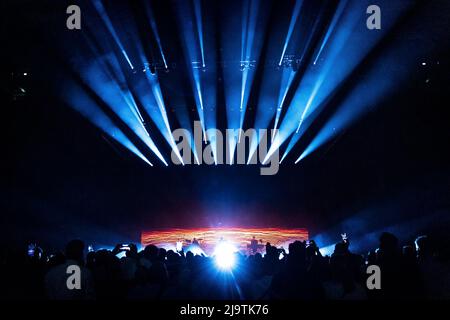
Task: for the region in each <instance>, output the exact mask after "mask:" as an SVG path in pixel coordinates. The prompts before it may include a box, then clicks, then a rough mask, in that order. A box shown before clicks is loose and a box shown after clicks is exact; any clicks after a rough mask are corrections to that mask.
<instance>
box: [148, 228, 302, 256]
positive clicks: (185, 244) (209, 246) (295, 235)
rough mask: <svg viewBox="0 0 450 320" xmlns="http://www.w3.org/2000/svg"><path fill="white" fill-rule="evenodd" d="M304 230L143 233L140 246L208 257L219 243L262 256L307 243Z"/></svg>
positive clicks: (198, 229) (193, 230) (155, 231)
mask: <svg viewBox="0 0 450 320" xmlns="http://www.w3.org/2000/svg"><path fill="white" fill-rule="evenodd" d="M307 239H308V230H307V229H305V228H292V229H284V228H196V229H178V228H177V229H163V230H151V231H143V232H142V234H141V244H142V246H147V245H149V244H153V245H156V246H158V247H161V248H165V249H167V250H174V251H175V250H181V248H183V250H185V251H187V250H190V251H193V252H194V253H199V254H200V253H204V254H206V255H210V254H212V253H213V251H214V248H215V247H216V245H217V244H218V243H219V242H227V243H230V244H232V245H233V246H234V247H235V248H236V249H237V250H238V251H240V252H243V253H245V254H252V253H257V252H259V253H264V252H265V245H266V243H267V242H269V243H270V244H271V245H273V246H276V247H279V248H281V247H282V248H284V249H285V250H287V249H288V245H289V243H291V242H293V241H295V240H300V241H303V240H307Z"/></svg>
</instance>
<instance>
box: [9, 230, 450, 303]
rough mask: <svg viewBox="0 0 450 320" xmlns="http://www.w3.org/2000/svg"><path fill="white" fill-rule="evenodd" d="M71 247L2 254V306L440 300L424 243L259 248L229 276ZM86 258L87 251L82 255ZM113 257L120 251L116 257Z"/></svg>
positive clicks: (181, 261) (198, 260) (75, 243)
mask: <svg viewBox="0 0 450 320" xmlns="http://www.w3.org/2000/svg"><path fill="white" fill-rule="evenodd" d="M86 249H87V248H85V244H84V243H83V241H81V240H72V241H70V242H69V243H68V244H67V245H66V247H65V250H64V252H55V253H53V254H49V253H47V252H45V251H44V250H42V249H41V248H39V247H37V246H30V247H29V250H28V254H27V253H26V252H20V253H15V252H12V251H3V252H2V257H1V268H2V274H3V275H6V276H5V280H4V283H3V289H2V290H1V291H2V298H3V299H56V300H61V299H62V300H72V299H81V300H119V299H120V300H122V299H130V300H132V299H167V300H171V299H253V300H259V299H263V300H264V299H302V300H324V299H330V300H370V299H374V300H377V299H448V298H450V267H449V263H448V259H447V258H448V257H446V256H445V255H444V254H443V253H442V252H440V251H439V250H437V249H436V248H435V247H434V245H433V243H432V242H431V241H430V239H429V238H428V237H427V236H420V237H418V238H417V239H416V241H415V243H411V244H410V245H405V246H403V247H400V246H399V241H398V239H397V237H396V236H394V235H393V234H391V233H387V232H385V233H382V234H381V235H380V237H379V246H378V248H377V249H375V250H371V251H369V252H368V253H367V254H366V255H361V254H356V253H353V252H352V251H351V250H350V249H351V246H350V242H349V240H348V239H347V238H346V237H345V236H344V237H343V239H342V241H340V242H338V243H336V244H335V247H334V252H333V253H332V254H331V255H330V256H328V255H322V254H321V252H320V250H319V247H318V246H317V245H316V243H315V242H314V241H313V240H311V241H295V242H293V243H291V244H289V248H288V250H287V252H286V251H284V249H280V248H276V247H274V246H272V245H270V244H269V243H267V244H266V247H265V254H264V255H262V254H261V253H255V254H251V255H244V254H241V253H235V265H234V267H233V268H232V269H231V270H220V269H219V268H217V266H216V265H215V264H214V257H208V256H205V255H203V254H202V255H194V254H193V253H192V252H191V251H187V252H184V251H180V252H175V251H172V250H165V249H163V248H158V247H156V246H154V245H148V246H147V247H145V248H144V249H143V250H141V251H138V249H137V247H136V245H133V244H130V245H129V246H127V247H126V248H124V247H123V246H122V245H117V246H116V247H115V248H114V249H113V250H105V249H101V250H97V251H93V250H91V248H89V249H90V250H89V251H88V250H86ZM86 251H88V252H86ZM120 252H125V255H124V256H123V257H121V258H119V257H118V254H119V253H120ZM71 265H76V266H78V267H79V270H80V275H81V279H80V288H79V289H76V290H73V289H72V290H70V289H69V288H68V286H67V278H68V273H67V268H68V266H71ZM369 265H377V266H378V267H379V268H380V271H381V289H379V290H369V289H368V287H367V285H366V283H367V278H368V276H369V274H368V273H367V267H368V266H369Z"/></svg>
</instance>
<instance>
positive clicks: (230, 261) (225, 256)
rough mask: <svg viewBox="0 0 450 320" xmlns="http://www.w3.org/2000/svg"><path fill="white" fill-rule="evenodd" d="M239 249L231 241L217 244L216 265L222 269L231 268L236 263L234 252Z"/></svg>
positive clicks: (215, 252)
mask: <svg viewBox="0 0 450 320" xmlns="http://www.w3.org/2000/svg"><path fill="white" fill-rule="evenodd" d="M236 251H237V249H236V248H235V247H234V246H233V245H232V244H230V243H227V242H221V243H219V244H218V245H217V247H216V249H215V250H214V260H215V263H216V266H217V267H218V268H219V269H222V270H229V269H232V268H233V267H234V264H235V262H236V261H235V260H236V258H235V256H234V253H235V252H236Z"/></svg>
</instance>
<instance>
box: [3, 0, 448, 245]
mask: <svg viewBox="0 0 450 320" xmlns="http://www.w3.org/2000/svg"><path fill="white" fill-rule="evenodd" d="M38 2H39V1H6V2H2V3H3V4H2V6H3V8H2V10H1V15H2V19H1V20H2V45H1V47H2V49H1V55H2V57H1V61H2V64H3V68H2V69H3V71H2V79H3V83H4V84H3V85H2V91H1V94H2V97H1V99H2V103H1V114H2V115H1V121H2V128H3V130H5V133H4V134H2V136H3V139H1V140H2V148H1V155H0V157H1V158H2V169H3V170H2V171H3V173H2V179H1V180H2V181H1V189H0V192H1V231H0V234H1V236H2V238H4V240H5V241H9V242H11V243H15V244H18V245H22V244H23V243H25V242H27V241H38V242H39V243H43V244H46V245H51V246H54V247H59V246H61V245H62V244H63V243H65V241H66V240H68V239H71V238H74V237H81V238H83V239H86V240H87V241H89V242H93V243H98V244H111V245H112V244H113V243H115V242H126V241H139V236H140V232H141V230H146V229H151V228H165V227H203V226H248V227H251V226H261V227H276V226H280V227H281V226H283V227H306V228H308V229H310V231H311V232H312V234H313V235H317V234H320V235H322V236H324V237H330V239H331V240H332V239H333V237H335V240H337V239H338V237H339V232H347V233H348V234H349V235H350V237H351V236H352V234H355V235H359V236H362V234H364V233H367V232H378V231H380V230H383V229H385V228H394V229H393V230H394V231H396V230H397V231H398V232H400V234H399V236H400V237H401V238H402V240H410V239H412V236H413V235H414V234H417V233H418V232H426V231H431V230H433V231H435V232H436V234H437V235H442V236H444V235H445V234H446V233H447V232H448V230H449V229H448V227H449V216H450V215H449V205H450V156H449V152H448V148H449V141H450V140H449V138H450V134H449V133H450V129H449V117H448V108H449V97H450V81H449V80H450V76H449V70H450V69H449V56H450V55H449V53H450V51H449V50H448V49H449V48H448V41H447V42H446V43H443V44H442V47H441V48H439V50H437V51H436V54H435V55H433V56H430V57H424V61H427V62H428V66H427V67H426V68H423V67H422V66H421V64H420V61H418V63H417V70H413V71H414V72H413V76H412V77H411V78H410V81H409V82H408V83H404V84H399V88H398V90H397V91H396V93H395V94H394V95H393V96H391V97H389V98H388V99H384V101H383V103H382V104H380V105H379V106H378V108H376V109H374V110H373V111H371V112H370V113H369V114H368V115H366V116H365V117H364V118H361V119H360V120H359V121H358V122H357V123H356V124H355V125H353V126H351V127H348V128H347V129H346V130H345V131H344V132H343V133H342V134H341V135H339V136H338V137H337V138H336V139H334V140H333V141H331V142H330V143H329V144H327V145H325V146H324V147H323V148H321V149H319V150H318V152H315V153H313V154H312V155H311V156H309V157H307V158H306V159H305V160H304V161H302V162H300V163H299V164H298V165H294V164H293V162H294V160H295V159H296V157H297V156H298V155H299V154H300V152H301V150H299V149H294V150H293V151H292V152H291V154H290V156H289V157H288V158H287V159H286V161H284V162H283V163H282V164H281V165H280V170H279V172H278V174H277V175H274V176H260V175H259V165H258V166H243V165H233V166H225V165H222V166H217V167H216V166H205V165H203V166H200V167H197V166H193V165H192V166H185V167H180V166H175V165H172V164H170V165H169V167H163V166H162V165H160V164H159V163H157V161H156V160H155V159H153V163H154V164H155V166H154V167H149V166H148V165H146V164H145V163H144V162H142V161H141V160H140V159H138V158H137V157H135V156H134V155H133V154H131V153H129V152H128V151H127V150H125V149H124V148H123V147H121V146H120V145H119V144H117V143H114V142H112V141H111V140H110V139H109V138H107V137H106V136H105V135H104V134H103V133H102V132H101V131H100V130H98V129H97V128H95V127H94V126H92V125H91V124H90V123H89V122H88V121H86V119H84V118H83V117H82V116H80V115H79V114H78V113H76V112H75V111H73V110H72V109H70V108H69V107H68V106H66V105H65V104H64V103H63V102H61V101H59V100H58V99H56V98H55V95H54V94H53V93H52V91H51V90H49V88H50V87H51V83H53V82H54V81H55V79H58V77H59V76H60V74H57V73H58V72H64V70H65V69H64V68H65V67H64V66H63V65H64V57H61V56H59V55H58V50H56V49H55V48H56V47H58V45H59V44H58V43H56V42H54V41H55V39H58V41H75V40H73V39H67V38H65V39H66V40H64V37H61V35H59V34H58V32H57V31H54V26H55V25H56V24H58V23H61V24H62V25H65V18H66V15H65V7H66V4H65V3H64V2H63V1H61V2H58V3H56V2H51V1H42V2H39V3H38ZM430 3H432V4H431V5H434V6H435V8H436V10H439V8H440V6H443V7H442V10H443V9H444V7H445V1H441V2H439V1H437V2H432V1H430ZM166 9H167V8H165V7H164V6H162V7H161V8H159V9H158V10H161V11H164V10H166ZM445 9H447V7H445ZM443 11H444V12H445V10H443ZM446 12H448V10H447V11H446ZM276 14H279V15H282V14H283V12H282V9H280V10H278V11H275V13H274V15H276ZM442 16H445V14H442ZM435 18H436V17H430V23H431V24H432V23H433V21H432V20H433V19H435ZM447 18H448V16H447ZM273 19H276V18H273ZM447 20H448V19H447ZM162 21H163V22H161V23H167V24H170V22H168V21H166V20H162ZM164 21H165V22H164ZM447 32H448V31H447ZM424 34H426V30H425V31H424ZM447 35H448V33H447ZM402 36H405V35H402V34H397V35H395V36H394V38H393V39H391V41H395V37H402ZM167 37H170V35H169V36H167ZM415 38H416V39H417V40H415V41H425V40H426V39H423V38H422V36H421V35H420V34H418V35H415ZM174 41H175V40H174ZM175 42H176V41H175ZM381 49H382V48H380V50H381ZM174 51H176V50H174ZM169 55H170V54H169ZM169 58H173V59H179V57H176V56H172V57H169ZM437 61H439V65H438V64H437V63H436V62H437ZM399 63H401V62H399ZM55 65H58V66H59V65H61V69H57V68H56V67H55ZM57 70H60V71H57ZM61 70H63V71H61ZM11 72H27V73H28V76H27V77H23V78H20V79H12V78H11ZM179 72H181V71H179ZM362 72H363V71H362ZM361 77H362V75H361ZM426 79H429V81H428V82H426ZM19 86H21V87H24V88H25V89H26V94H25V95H24V96H18V95H17V88H18V87H19ZM164 90H168V89H167V87H164V88H163V91H164ZM180 91H182V90H181V89H180ZM183 92H184V91H183ZM187 99H193V98H192V97H189V96H188V97H187ZM218 108H220V103H219V105H218ZM219 113H220V111H219ZM251 115H252V113H251V112H250V113H249V115H248V117H251ZM219 122H220V120H219ZM162 144H163V143H159V145H162ZM165 155H166V158H168V156H167V155H168V153H167V152H166V153H165ZM349 228H350V229H349ZM328 233H329V234H328ZM325 242H326V241H325ZM325 242H324V244H328V243H325Z"/></svg>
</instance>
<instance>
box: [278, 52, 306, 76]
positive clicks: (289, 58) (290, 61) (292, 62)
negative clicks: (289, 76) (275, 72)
mask: <svg viewBox="0 0 450 320" xmlns="http://www.w3.org/2000/svg"><path fill="white" fill-rule="evenodd" d="M300 63H301V59H300V58H298V57H297V56H295V55H293V54H290V55H285V56H284V57H283V60H282V61H281V64H279V67H281V68H292V71H294V72H297V71H298V69H299V68H300Z"/></svg>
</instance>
